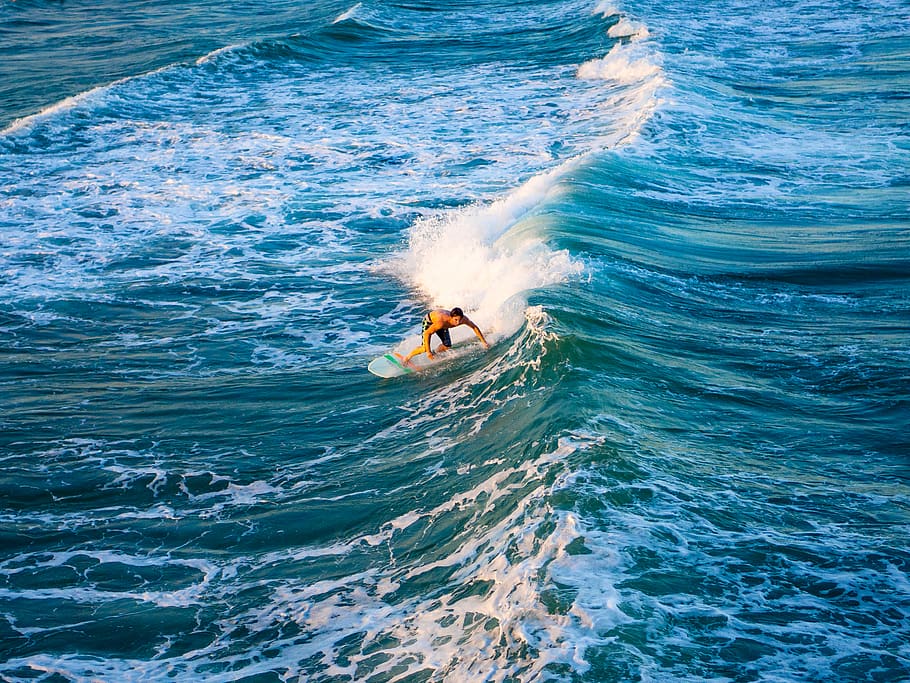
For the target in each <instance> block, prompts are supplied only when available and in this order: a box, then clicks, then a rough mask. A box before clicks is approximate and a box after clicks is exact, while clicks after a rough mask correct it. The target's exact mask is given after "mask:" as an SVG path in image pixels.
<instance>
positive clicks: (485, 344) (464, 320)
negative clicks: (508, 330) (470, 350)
mask: <svg viewBox="0 0 910 683" xmlns="http://www.w3.org/2000/svg"><path fill="white" fill-rule="evenodd" d="M461 324H462V325H467V326H468V327H470V328H471V329H472V330H474V334H476V335H477V338H478V339H479V340H480V343H481V344H483V347H484V348H485V349H488V348H490V343H489V342H488V341H487V340H486V339H484V336H483V332H481V331H480V328H479V327H477V325H475V324H474V323H473V322H472V321H471V320H470V319H468V318H462V319H461Z"/></svg>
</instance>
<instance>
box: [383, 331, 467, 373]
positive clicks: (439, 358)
mask: <svg viewBox="0 0 910 683" xmlns="http://www.w3.org/2000/svg"><path fill="white" fill-rule="evenodd" d="M449 335H450V336H451V338H452V348H451V349H450V350H449V351H443V352H442V353H436V352H435V351H434V353H433V360H430V359H429V357H428V356H427V354H425V353H421V354H418V355H416V356H414V357H413V358H411V360H410V361H409V362H408V363H405V362H404V359H405V357H406V356H407V355H408V354H409V353H410V352H411V351H412V350H414V349H415V348H417V347H418V346H420V345H421V344H422V343H423V342H422V340H421V337H420V335H419V334H415V335H412V336H410V337H408V338H407V339H405V340H404V341H402V342H401V343H400V344H398V345H397V346H396V347H395V348H394V349H392V350H391V351H389V352H388V353H384V354H382V355H381V356H378V357H377V358H374V359H373V360H371V361H370V364H369V365H367V370H369V371H370V372H372V373H373V374H374V375H376V376H377V377H401V376H402V375H410V374H411V373H413V372H420V371H421V370H426V369H427V368H429V367H433V366H434V365H437V364H439V363H443V362H446V361H449V360H452V359H454V358H457V357H458V356H460V355H462V354H463V353H464V349H463V348H462V347H464V346H466V345H467V344H468V343H469V342H470V341H471V340H472V339H473V340H475V341H476V340H477V337H476V336H474V331H473V330H472V329H471V328H470V327H467V326H465V325H460V326H458V327H453V328H451V329H450V330H449ZM430 343H431V344H432V345H433V348H434V349H435V348H436V347H437V346H438V345H439V337H437V336H436V335H435V334H434V335H433V337H432V338H431V339H430ZM478 343H479V342H478Z"/></svg>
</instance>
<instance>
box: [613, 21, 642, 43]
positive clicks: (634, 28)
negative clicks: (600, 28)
mask: <svg viewBox="0 0 910 683" xmlns="http://www.w3.org/2000/svg"><path fill="white" fill-rule="evenodd" d="M607 35H608V36H610V37H611V38H634V39H636V40H642V39H644V38H647V37H648V35H649V32H648V27H647V26H645V25H644V24H642V23H639V22H637V21H632V20H631V19H629V18H628V17H623V18H621V19H620V20H619V21H618V22H617V23H615V24H614V25H613V26H611V27H610V28H609V30H608V31H607Z"/></svg>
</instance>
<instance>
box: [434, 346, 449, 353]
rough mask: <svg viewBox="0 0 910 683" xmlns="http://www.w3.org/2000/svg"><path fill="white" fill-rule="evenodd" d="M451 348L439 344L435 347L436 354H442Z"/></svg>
mask: <svg viewBox="0 0 910 683" xmlns="http://www.w3.org/2000/svg"><path fill="white" fill-rule="evenodd" d="M451 348H452V347H451V346H446V345H445V344H440V345H439V346H437V347H436V353H443V352H444V351H448V350H449V349H451Z"/></svg>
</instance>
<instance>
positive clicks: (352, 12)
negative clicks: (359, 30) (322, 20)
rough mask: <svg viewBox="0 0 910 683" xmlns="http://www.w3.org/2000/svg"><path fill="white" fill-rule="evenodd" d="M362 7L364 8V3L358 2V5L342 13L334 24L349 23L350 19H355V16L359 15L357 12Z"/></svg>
mask: <svg viewBox="0 0 910 683" xmlns="http://www.w3.org/2000/svg"><path fill="white" fill-rule="evenodd" d="M362 6H363V3H362V2H358V3H357V4H356V5H354V6H353V7H351V8H350V9H349V10H347V11H345V12H342V13H341V14H339V15H338V16H337V17H335V21H333V22H332V23H333V24H338V23H341V22H342V21H347V20H348V19H353V18H354V15H355V14H356V13H357V10H359V9H360V8H361V7H362Z"/></svg>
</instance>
